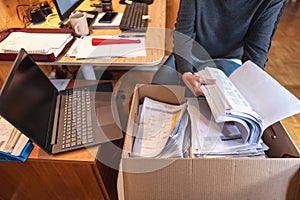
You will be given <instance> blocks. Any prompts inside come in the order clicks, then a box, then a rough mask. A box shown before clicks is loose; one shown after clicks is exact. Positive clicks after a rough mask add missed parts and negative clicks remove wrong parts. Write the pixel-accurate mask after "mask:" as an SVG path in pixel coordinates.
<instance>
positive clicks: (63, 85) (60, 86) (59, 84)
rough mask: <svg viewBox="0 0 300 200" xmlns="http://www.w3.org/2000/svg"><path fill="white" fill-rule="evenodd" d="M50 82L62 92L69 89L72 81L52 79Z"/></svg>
mask: <svg viewBox="0 0 300 200" xmlns="http://www.w3.org/2000/svg"><path fill="white" fill-rule="evenodd" d="M50 81H51V83H52V84H53V85H54V86H55V87H56V89H57V90H58V91H62V90H65V89H66V88H67V86H68V84H69V82H70V79H50Z"/></svg>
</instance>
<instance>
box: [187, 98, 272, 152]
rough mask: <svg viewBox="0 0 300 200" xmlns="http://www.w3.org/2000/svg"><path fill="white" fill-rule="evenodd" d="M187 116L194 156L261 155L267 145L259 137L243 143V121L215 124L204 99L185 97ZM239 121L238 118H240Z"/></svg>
mask: <svg viewBox="0 0 300 200" xmlns="http://www.w3.org/2000/svg"><path fill="white" fill-rule="evenodd" d="M187 104H188V108H187V109H188V113H189V115H190V118H191V129H192V135H191V140H192V142H191V143H192V148H191V151H192V155H193V156H195V157H212V156H214V157H224V156H226V157H239V156H247V157H252V156H263V155H264V151H266V150H268V147H267V146H266V145H265V144H264V143H263V141H262V140H261V139H260V140H259V141H258V142H257V143H249V142H245V141H244V139H243V138H242V132H247V131H249V129H248V128H246V127H247V125H246V124H244V123H241V124H239V122H236V121H235V120H233V121H230V122H229V121H228V122H224V123H217V122H216V121H215V119H214V117H213V115H212V113H211V110H210V107H209V105H208V104H207V101H206V100H205V98H189V99H188V102H187ZM241 122H242V121H241Z"/></svg>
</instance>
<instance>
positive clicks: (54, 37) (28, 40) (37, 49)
mask: <svg viewBox="0 0 300 200" xmlns="http://www.w3.org/2000/svg"><path fill="white" fill-rule="evenodd" d="M70 39H72V35H71V34H69V33H65V34H51V33H25V32H13V33H11V34H10V35H9V36H8V37H7V38H6V39H5V40H4V41H3V42H1V44H0V49H1V50H2V51H3V52H19V50H20V49H21V48H24V49H25V50H26V51H27V52H29V53H49V52H51V51H55V50H56V49H60V48H61V47H63V46H64V45H65V44H66V42H68V41H70Z"/></svg>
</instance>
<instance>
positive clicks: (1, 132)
mask: <svg viewBox="0 0 300 200" xmlns="http://www.w3.org/2000/svg"><path fill="white" fill-rule="evenodd" d="M13 130H14V126H13V125H11V124H10V123H9V122H8V121H6V119H4V118H3V117H2V116H0V151H3V150H4V147H5V146H6V143H7V141H8V140H9V138H10V135H11V133H12V132H13Z"/></svg>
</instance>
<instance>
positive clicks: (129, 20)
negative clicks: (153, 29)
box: [119, 2, 148, 32]
mask: <svg viewBox="0 0 300 200" xmlns="http://www.w3.org/2000/svg"><path fill="white" fill-rule="evenodd" d="M147 15H148V5H147V4H146V3H141V2H132V3H131V4H127V5H126V8H125V11H124V13H123V17H122V19H121V22H120V25H119V28H120V29H121V30H122V31H134V32H146V30H147V27H148V18H147Z"/></svg>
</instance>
